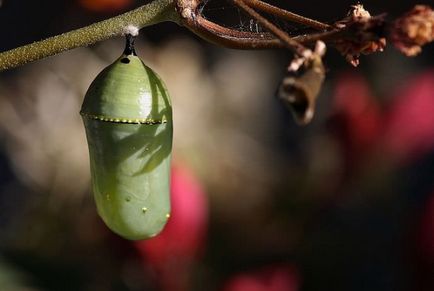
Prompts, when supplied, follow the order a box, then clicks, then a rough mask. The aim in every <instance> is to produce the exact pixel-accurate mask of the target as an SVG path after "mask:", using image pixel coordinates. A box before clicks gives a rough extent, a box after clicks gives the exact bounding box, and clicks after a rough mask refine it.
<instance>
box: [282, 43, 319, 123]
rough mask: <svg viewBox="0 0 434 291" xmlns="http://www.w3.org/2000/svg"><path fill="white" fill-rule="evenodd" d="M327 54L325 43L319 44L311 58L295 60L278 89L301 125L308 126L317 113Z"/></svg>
mask: <svg viewBox="0 0 434 291" xmlns="http://www.w3.org/2000/svg"><path fill="white" fill-rule="evenodd" d="M324 53H325V45H324V43H323V42H321V41H319V42H317V45H316V48H315V52H313V53H312V54H311V55H310V57H309V58H300V57H299V58H295V59H294V60H293V61H292V62H291V64H290V65H289V67H288V72H287V75H286V76H285V77H284V78H283V80H282V82H281V83H280V86H279V89H278V93H277V94H278V97H279V98H280V99H282V100H283V101H284V102H285V104H286V105H287V107H288V108H289V109H290V110H291V112H292V114H293V116H294V119H295V120H296V122H297V123H298V124H300V125H306V124H308V123H309V122H310V121H311V120H312V118H313V115H314V113H315V103H316V98H317V96H318V94H319V92H320V90H321V87H322V84H323V82H324V78H325V68H324V65H323V62H322V59H321V57H322V56H323V55H324Z"/></svg>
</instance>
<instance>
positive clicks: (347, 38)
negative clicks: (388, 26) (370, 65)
mask: <svg viewBox="0 0 434 291" xmlns="http://www.w3.org/2000/svg"><path fill="white" fill-rule="evenodd" d="M351 8H352V9H351V10H350V11H349V12H348V15H347V17H345V18H344V19H343V20H341V21H339V22H337V23H335V27H336V28H338V29H342V30H343V37H342V38H340V39H338V40H336V41H335V42H334V46H335V48H336V49H337V50H338V51H340V52H341V54H342V55H343V56H345V59H346V60H347V61H348V62H350V63H351V64H352V65H353V66H355V67H356V66H357V65H358V64H359V57H360V55H361V54H364V55H367V54H371V53H374V52H377V51H380V52H381V51H383V50H384V47H385V46H386V39H385V38H384V37H382V31H383V27H384V24H385V21H384V18H385V16H384V15H380V16H376V17H371V14H370V13H369V12H368V11H367V10H365V9H364V8H363V6H362V5H361V4H357V5H354V6H352V7H351Z"/></svg>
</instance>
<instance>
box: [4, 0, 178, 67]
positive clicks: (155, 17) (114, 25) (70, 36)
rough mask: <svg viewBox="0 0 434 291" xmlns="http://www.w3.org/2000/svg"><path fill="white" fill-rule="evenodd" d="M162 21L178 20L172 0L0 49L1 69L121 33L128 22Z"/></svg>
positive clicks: (156, 2)
mask: <svg viewBox="0 0 434 291" xmlns="http://www.w3.org/2000/svg"><path fill="white" fill-rule="evenodd" d="M164 21H174V22H179V16H178V14H177V12H176V10H175V5H174V2H173V0H154V1H152V2H150V3H149V4H146V5H143V6H141V7H139V8H137V9H135V10H132V11H129V12H127V13H124V14H122V15H119V16H116V17H113V18H110V19H107V20H104V21H101V22H97V23H94V24H91V25H89V26H86V27H83V28H79V29H76V30H72V31H70V32H66V33H63V34H61V35H57V36H53V37H50V38H47V39H44V40H41V41H38V42H34V43H31V44H28V45H25V46H22V47H18V48H15V49H12V50H9V51H5V52H2V53H0V71H3V70H6V69H11V68H15V67H18V66H21V65H23V64H26V63H29V62H32V61H36V60H39V59H42V58H45V57H48V56H52V55H55V54H58V53H60V52H63V51H66V50H70V49H73V48H77V47H81V46H88V45H91V44H94V43H96V42H98V41H102V40H106V39H108V38H110V37H113V36H116V35H120V34H122V32H123V30H124V29H125V27H126V26H128V25H133V26H136V27H138V28H142V27H145V26H149V25H152V24H156V23H159V22H164Z"/></svg>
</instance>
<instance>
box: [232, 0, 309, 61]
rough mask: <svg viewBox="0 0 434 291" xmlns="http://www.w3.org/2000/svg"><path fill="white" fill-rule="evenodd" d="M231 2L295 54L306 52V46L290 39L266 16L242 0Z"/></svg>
mask: <svg viewBox="0 0 434 291" xmlns="http://www.w3.org/2000/svg"><path fill="white" fill-rule="evenodd" d="M233 2H234V3H235V4H236V5H237V6H239V7H240V8H241V9H243V10H244V11H245V12H246V13H248V14H249V15H250V16H251V17H253V18H254V19H256V20H257V21H258V22H259V23H260V24H261V25H262V26H263V27H264V28H266V29H267V30H268V31H270V32H271V33H272V34H274V35H275V36H277V37H278V38H279V39H280V40H281V41H282V42H283V43H284V44H285V45H286V47H287V48H289V49H291V50H292V51H294V53H295V54H297V55H299V56H303V55H305V54H306V52H307V50H308V49H307V48H306V47H304V46H303V45H302V44H300V43H299V42H298V41H296V40H294V39H292V38H291V37H290V36H289V35H288V34H287V33H286V32H284V31H282V30H281V29H279V28H278V27H277V26H275V25H274V24H272V23H271V22H270V21H268V20H267V19H266V18H264V17H263V16H261V15H260V14H259V13H258V12H256V11H255V10H254V9H252V8H251V7H250V6H249V5H247V4H246V3H244V1H243V0H233Z"/></svg>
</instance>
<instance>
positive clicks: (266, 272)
mask: <svg viewBox="0 0 434 291" xmlns="http://www.w3.org/2000/svg"><path fill="white" fill-rule="evenodd" d="M296 290H299V276H298V274H297V270H296V269H295V267H293V266H287V265H276V266H269V267H264V268H261V269H259V270H255V271H253V272H248V273H242V274H238V275H235V276H234V277H233V278H231V279H230V280H229V281H228V282H227V283H226V284H225V286H224V287H223V291H296Z"/></svg>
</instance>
